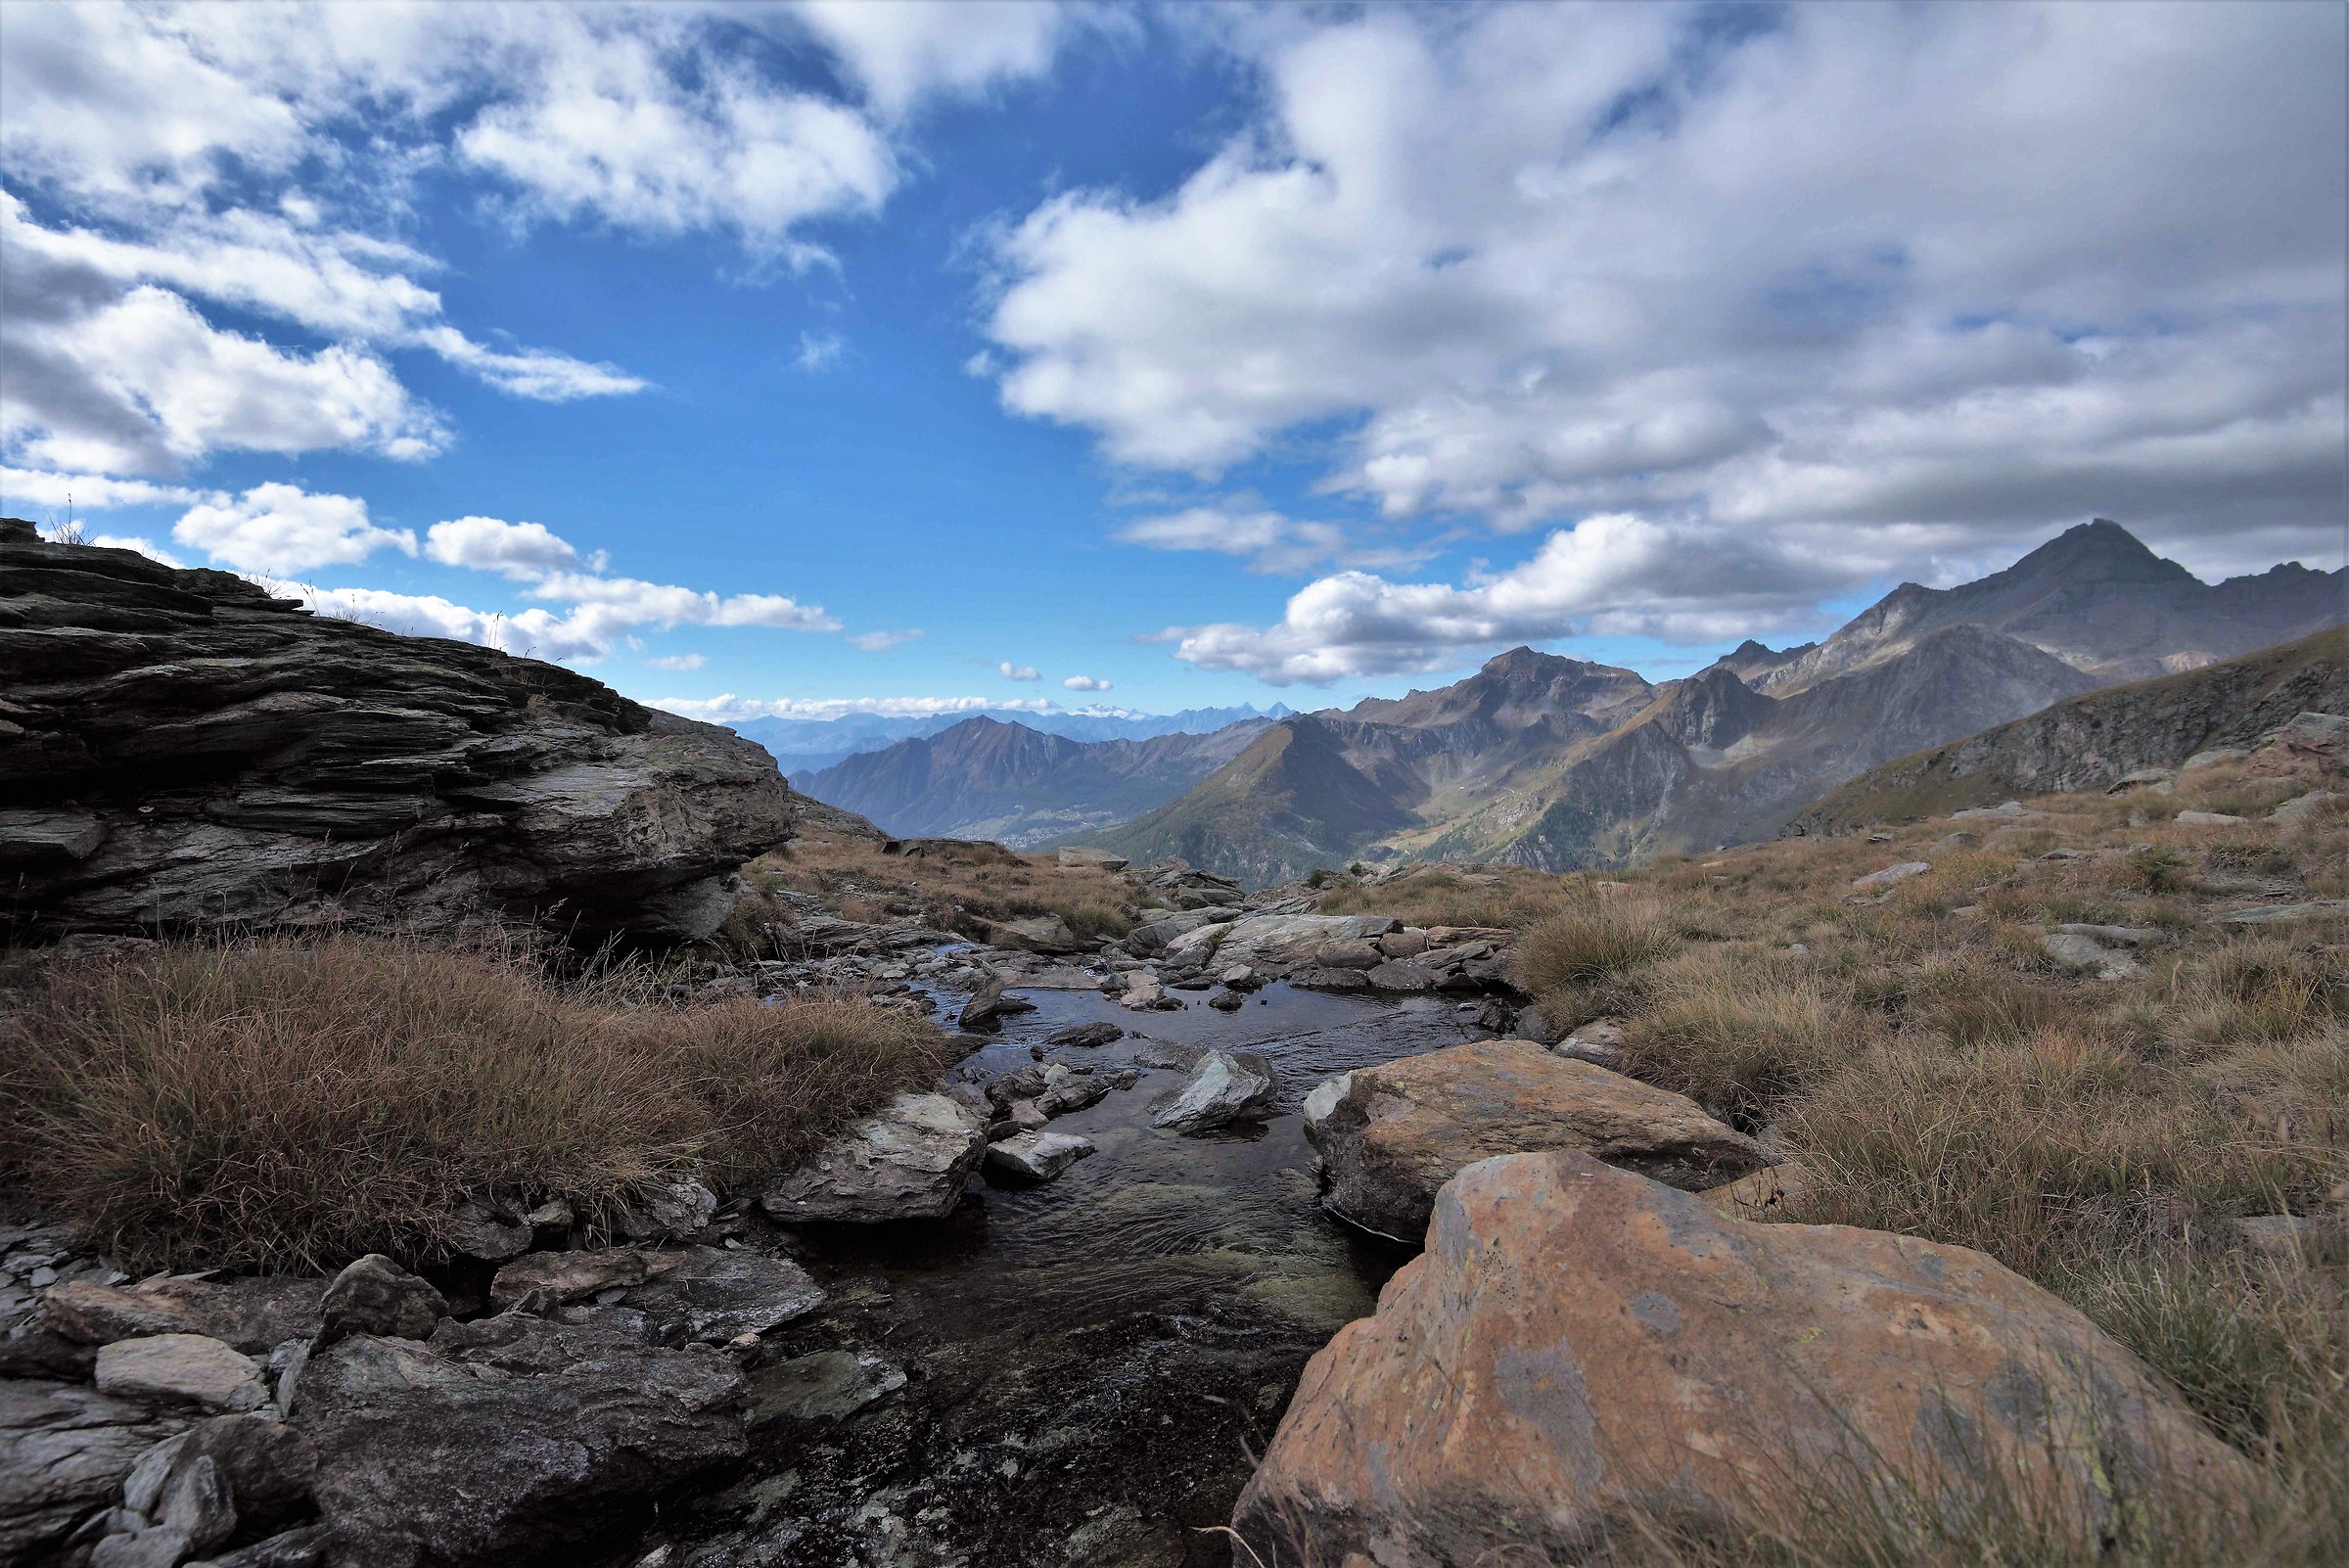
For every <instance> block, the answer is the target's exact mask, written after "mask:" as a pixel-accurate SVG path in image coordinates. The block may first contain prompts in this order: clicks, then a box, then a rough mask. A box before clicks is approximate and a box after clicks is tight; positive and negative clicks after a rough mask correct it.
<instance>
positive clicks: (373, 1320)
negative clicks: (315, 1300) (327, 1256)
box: [318, 1252, 448, 1345]
mask: <svg viewBox="0 0 2349 1568" xmlns="http://www.w3.org/2000/svg"><path fill="white" fill-rule="evenodd" d="M320 1306H321V1308H322V1309H323V1310H324V1313H325V1317H326V1324H325V1327H324V1329H323V1330H322V1331H321V1332H320V1334H319V1336H318V1337H319V1341H320V1343H321V1344H322V1345H331V1344H333V1343H334V1342H335V1341H336V1340H338V1339H341V1338H343V1337H344V1336H345V1334H379V1335H384V1336H387V1337H390V1338H392V1339H429V1338H431V1337H432V1332H433V1323H434V1322H435V1321H436V1320H437V1319H438V1318H442V1317H446V1316H447V1315H448V1302H447V1300H446V1299H445V1298H444V1297H442V1296H441V1294H440V1292H439V1291H438V1290H436V1289H434V1288H433V1286H432V1284H431V1283H430V1282H429V1281H427V1280H424V1279H420V1278H418V1277H417V1276H416V1275H414V1274H411V1273H409V1272H408V1271H407V1270H406V1269H405V1268H400V1267H399V1265H397V1264H395V1263H393V1262H392V1261H391V1259H389V1258H387V1257H385V1256H384V1255H383V1254H382V1253H380V1252H371V1253H369V1254H368V1255H367V1256H366V1257H364V1258H360V1259H358V1260H356V1261H355V1262H353V1263H351V1264H350V1265H349V1266H348V1267H347V1268H345V1269H344V1270H343V1271H342V1272H341V1273H339V1274H337V1275H335V1278H334V1283H332V1284H330V1285H328V1286H327V1287H326V1296H325V1298H324V1300H323V1301H322V1302H321V1303H320Z"/></svg>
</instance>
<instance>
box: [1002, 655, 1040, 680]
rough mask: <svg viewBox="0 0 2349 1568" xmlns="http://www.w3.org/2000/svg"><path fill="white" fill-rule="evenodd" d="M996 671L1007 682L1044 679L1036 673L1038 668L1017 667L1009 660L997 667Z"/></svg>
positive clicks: (1028, 666)
mask: <svg viewBox="0 0 2349 1568" xmlns="http://www.w3.org/2000/svg"><path fill="white" fill-rule="evenodd" d="M995 669H996V670H997V671H999V672H1000V673H1001V674H1002V676H1003V678H1004V679H1005V680H1041V679H1043V678H1044V677H1043V676H1042V675H1041V674H1039V673H1038V672H1037V671H1036V666H1034V665H1015V664H1013V663H1012V662H1011V661H1010V660H1008V659H1006V660H1004V661H1003V662H1002V663H1001V664H999V665H997V666H995Z"/></svg>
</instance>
